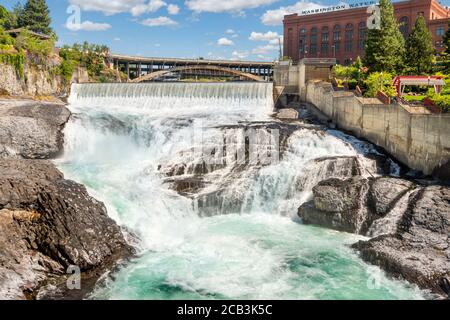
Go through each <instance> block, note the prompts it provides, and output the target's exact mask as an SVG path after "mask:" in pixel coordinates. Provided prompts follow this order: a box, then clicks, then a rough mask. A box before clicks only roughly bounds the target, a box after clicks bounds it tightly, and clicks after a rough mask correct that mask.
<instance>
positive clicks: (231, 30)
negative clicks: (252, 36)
mask: <svg viewBox="0 0 450 320" xmlns="http://www.w3.org/2000/svg"><path fill="white" fill-rule="evenodd" d="M225 33H226V34H235V33H236V32H235V31H234V30H233V29H227V30H226V31H225Z"/></svg>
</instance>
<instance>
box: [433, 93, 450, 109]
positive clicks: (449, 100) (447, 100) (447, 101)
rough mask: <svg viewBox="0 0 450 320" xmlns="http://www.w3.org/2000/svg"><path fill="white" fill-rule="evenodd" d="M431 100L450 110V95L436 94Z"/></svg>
mask: <svg viewBox="0 0 450 320" xmlns="http://www.w3.org/2000/svg"><path fill="white" fill-rule="evenodd" d="M431 100H433V102H434V104H435V105H437V106H438V107H440V108H441V109H442V110H443V111H445V112H450V95H443V94H440V95H439V94H435V95H434V96H432V97H431Z"/></svg>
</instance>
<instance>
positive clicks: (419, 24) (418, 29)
mask: <svg viewBox="0 0 450 320" xmlns="http://www.w3.org/2000/svg"><path fill="white" fill-rule="evenodd" d="M434 54H435V50H434V46H433V37H432V35H431V32H430V31H429V30H428V27H427V25H426V23H425V18H424V17H423V16H422V15H420V16H418V17H417V19H416V23H415V25H414V27H413V29H412V32H411V34H410V35H409V37H408V39H407V40H406V64H407V66H408V67H409V68H411V71H412V72H415V73H417V74H422V73H429V72H430V71H431V69H432V68H433V64H434Z"/></svg>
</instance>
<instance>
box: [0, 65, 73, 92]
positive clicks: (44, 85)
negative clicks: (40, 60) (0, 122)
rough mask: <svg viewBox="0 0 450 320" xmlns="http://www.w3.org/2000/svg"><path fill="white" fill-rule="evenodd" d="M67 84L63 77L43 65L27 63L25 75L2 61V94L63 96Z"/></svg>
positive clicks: (0, 88) (24, 70) (0, 69)
mask: <svg viewBox="0 0 450 320" xmlns="http://www.w3.org/2000/svg"><path fill="white" fill-rule="evenodd" d="M66 93H67V85H66V84H65V83H64V81H63V79H62V78H61V77H60V76H58V75H55V74H52V72H51V69H49V68H48V67H43V66H34V65H29V64H25V65H24V69H23V76H22V77H21V76H19V75H18V74H17V71H16V70H15V68H14V67H13V66H11V65H9V64H3V63H0V95H11V96H28V97H34V96H63V95H66Z"/></svg>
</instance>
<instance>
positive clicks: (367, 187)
mask: <svg viewBox="0 0 450 320" xmlns="http://www.w3.org/2000/svg"><path fill="white" fill-rule="evenodd" d="M414 187H415V184H414V183H412V182H410V181H406V180H403V179H397V178H392V177H381V178H363V177H361V176H355V177H353V178H350V179H328V180H324V181H322V182H320V183H319V184H318V185H317V186H315V187H314V188H313V200H312V201H310V202H307V203H305V204H303V205H302V206H301V207H300V208H299V216H300V217H301V218H302V221H303V222H304V223H306V224H316V225H320V226H323V227H327V228H332V229H336V230H340V231H346V232H351V233H358V234H363V235H365V234H367V232H368V231H369V230H370V227H371V226H372V224H373V222H374V221H376V220H378V219H380V218H383V217H385V216H386V215H387V214H389V213H390V212H391V210H392V209H393V208H394V207H395V206H396V204H397V203H398V201H399V200H400V198H402V196H404V195H405V194H406V193H407V192H408V191H409V190H411V189H412V188H414Z"/></svg>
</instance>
